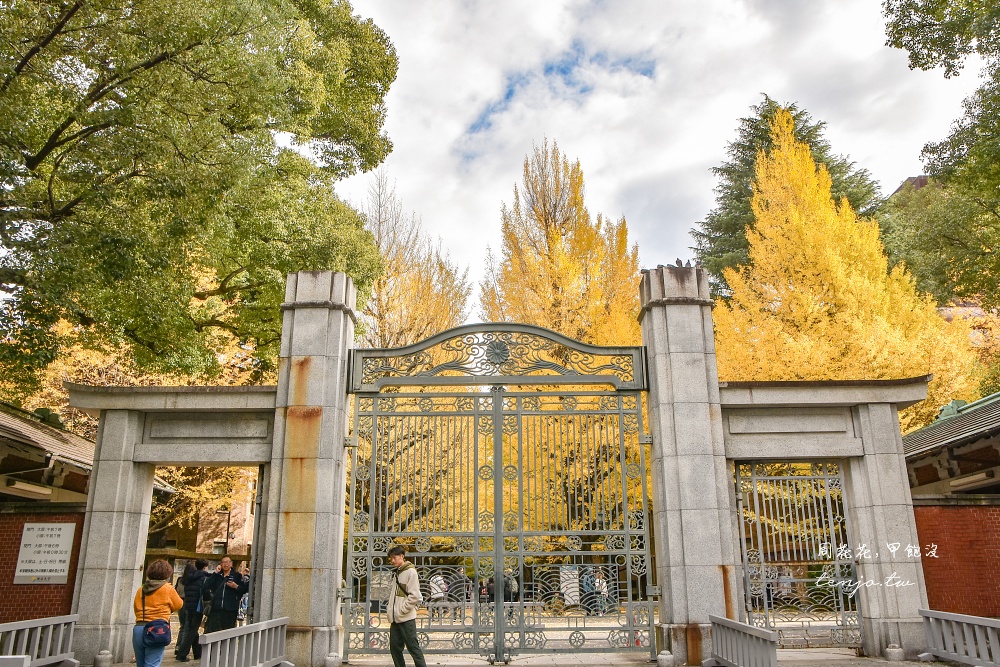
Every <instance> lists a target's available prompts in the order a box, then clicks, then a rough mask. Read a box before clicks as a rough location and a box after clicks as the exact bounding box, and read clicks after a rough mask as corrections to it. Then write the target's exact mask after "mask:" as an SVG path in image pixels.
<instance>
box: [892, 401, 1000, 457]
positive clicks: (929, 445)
mask: <svg viewBox="0 0 1000 667" xmlns="http://www.w3.org/2000/svg"><path fill="white" fill-rule="evenodd" d="M957 412H958V414H956V415H954V416H952V417H947V418H945V419H939V420H937V421H935V422H934V423H932V424H929V425H927V426H925V427H923V428H922V429H919V430H916V431H913V432H912V433H907V434H906V435H904V436H903V452H904V453H905V454H906V458H908V459H912V458H915V457H916V456H919V455H921V454H927V453H930V452H933V451H935V450H937V449H940V448H942V447H946V446H950V445H962V444H966V443H970V442H975V441H976V440H980V439H982V438H987V437H990V436H993V435H996V434H998V433H1000V393H996V394H991V395H990V396H987V397H985V398H981V399H979V400H978V401H976V402H975V403H969V404H968V405H964V406H962V407H960V408H958V411H957Z"/></svg>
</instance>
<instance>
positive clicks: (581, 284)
mask: <svg viewBox="0 0 1000 667" xmlns="http://www.w3.org/2000/svg"><path fill="white" fill-rule="evenodd" d="M501 217H502V234H503V246H502V250H501V252H502V258H501V261H500V262H499V263H498V262H497V261H496V259H495V258H494V257H493V256H492V255H490V257H489V259H488V263H487V269H486V278H485V279H484V280H483V281H482V282H481V283H480V293H481V296H480V307H481V312H482V316H483V318H484V319H485V320H487V321H490V322H524V323H528V324H537V325H540V326H544V327H548V328H549V329H553V330H555V331H558V332H559V333H561V334H564V335H566V336H569V337H570V338H575V339H577V340H582V341H584V342H586V343H593V344H596V345H636V344H638V343H639V339H640V331H639V323H638V321H637V320H636V316H637V315H638V314H639V291H638V285H639V249H638V247H637V246H636V245H635V244H632V245H629V241H628V226H627V225H626V222H625V219H624V218H621V219H619V220H618V221H617V222H614V221H612V220H608V219H606V218H604V217H603V216H601V215H598V216H597V219H596V220H595V219H593V218H591V216H590V212H589V211H588V210H587V207H586V205H585V203H584V183H583V170H582V169H581V167H580V162H579V160H577V161H575V162H570V161H569V160H568V159H567V158H566V156H565V155H564V154H563V153H561V152H560V150H559V147H558V146H557V145H556V144H555V143H553V144H552V145H551V146H550V145H549V143H548V142H547V141H546V142H545V143H543V145H542V146H536V147H535V149H534V152H533V153H532V154H531V155H530V156H529V157H527V158H525V160H524V178H523V181H522V186H521V188H518V187H517V186H514V203H513V205H512V206H510V207H508V206H506V205H504V207H503V210H502V212H501Z"/></svg>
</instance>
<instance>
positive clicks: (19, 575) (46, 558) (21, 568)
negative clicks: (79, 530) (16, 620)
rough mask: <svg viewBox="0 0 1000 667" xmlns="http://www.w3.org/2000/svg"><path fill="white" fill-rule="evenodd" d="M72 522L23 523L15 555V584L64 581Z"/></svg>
mask: <svg viewBox="0 0 1000 667" xmlns="http://www.w3.org/2000/svg"><path fill="white" fill-rule="evenodd" d="M75 531H76V524H75V523H26V524H24V530H23V531H22V533H21V549H20V551H19V552H18V554H17V569H16V570H15V571H14V583H15V584H65V583H66V581H67V578H68V577H69V561H70V558H71V557H72V555H73V533H74V532H75Z"/></svg>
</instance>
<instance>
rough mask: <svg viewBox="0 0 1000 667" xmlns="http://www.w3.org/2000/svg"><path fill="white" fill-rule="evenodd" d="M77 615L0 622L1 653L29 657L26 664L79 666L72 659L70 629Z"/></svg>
mask: <svg viewBox="0 0 1000 667" xmlns="http://www.w3.org/2000/svg"><path fill="white" fill-rule="evenodd" d="M79 620H80V615H79V614H72V615H70V616H53V617H49V618H36V619H32V620H30V621H14V622H13V623H0V656H23V655H26V656H28V657H29V659H30V662H29V663H28V667H42V666H43V665H63V666H64V667H78V666H79V664H80V662H79V661H78V660H74V659H73V630H74V628H75V627H76V622H77V621H79Z"/></svg>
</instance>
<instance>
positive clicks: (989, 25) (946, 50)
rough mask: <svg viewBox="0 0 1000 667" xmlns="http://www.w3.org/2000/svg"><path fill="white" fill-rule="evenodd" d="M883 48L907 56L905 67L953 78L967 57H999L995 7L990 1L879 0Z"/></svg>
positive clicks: (999, 13) (999, 21)
mask: <svg viewBox="0 0 1000 667" xmlns="http://www.w3.org/2000/svg"><path fill="white" fill-rule="evenodd" d="M882 9H883V11H884V12H885V16H886V34H887V35H888V41H887V43H888V45H889V46H894V47H896V48H898V49H905V50H906V51H908V52H909V57H910V67H911V68H919V69H924V70H926V69H933V68H935V67H939V66H940V67H944V74H945V76H948V77H950V76H954V75H956V74H958V73H959V72H960V71H961V69H962V66H963V65H964V64H965V60H966V59H967V58H968V56H970V55H972V54H978V55H980V56H983V57H985V58H988V59H990V58H992V59H995V58H996V56H997V55H998V54H1000V30H997V26H998V25H1000V5H998V4H997V3H995V2H992V0H971V1H970V0H883V2H882Z"/></svg>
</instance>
